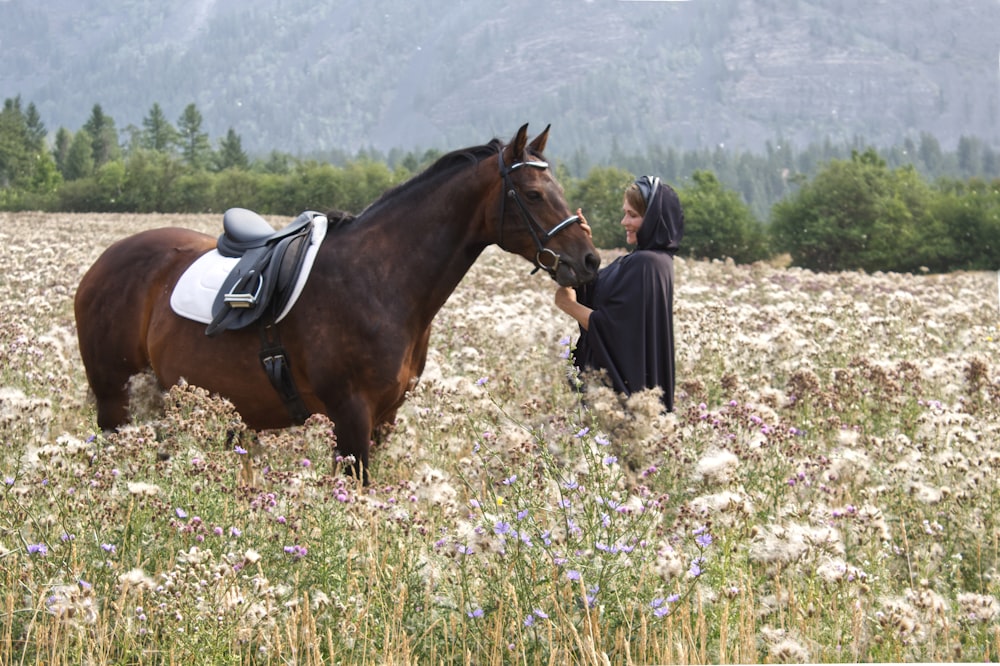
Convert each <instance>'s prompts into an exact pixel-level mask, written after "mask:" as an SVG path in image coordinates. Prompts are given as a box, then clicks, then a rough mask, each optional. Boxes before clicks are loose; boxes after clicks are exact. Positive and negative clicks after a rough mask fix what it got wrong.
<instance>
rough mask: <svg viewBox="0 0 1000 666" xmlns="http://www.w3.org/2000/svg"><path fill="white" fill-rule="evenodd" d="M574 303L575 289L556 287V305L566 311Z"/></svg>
mask: <svg viewBox="0 0 1000 666" xmlns="http://www.w3.org/2000/svg"><path fill="white" fill-rule="evenodd" d="M573 303H576V289H574V288H573V287H559V288H558V289H556V307H557V308H559V309H560V310H562V311H563V312H567V308H571V307H572V306H573V305H572V304H573Z"/></svg>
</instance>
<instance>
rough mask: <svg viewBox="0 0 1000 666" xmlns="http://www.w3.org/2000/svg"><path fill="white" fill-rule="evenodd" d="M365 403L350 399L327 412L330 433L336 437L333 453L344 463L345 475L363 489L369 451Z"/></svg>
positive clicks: (368, 413)
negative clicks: (362, 484) (335, 446)
mask: <svg viewBox="0 0 1000 666" xmlns="http://www.w3.org/2000/svg"><path fill="white" fill-rule="evenodd" d="M371 413H372V412H371V408H370V407H369V405H368V403H367V402H366V401H365V400H364V399H363V398H361V397H360V396H354V397H352V398H351V399H350V400H348V401H347V402H346V403H344V404H342V405H339V406H338V408H337V409H335V410H330V412H329V416H330V419H331V420H332V421H333V430H334V433H335V434H336V436H337V451H338V453H339V455H340V456H342V457H343V458H345V459H347V460H348V462H347V463H346V471H347V473H348V474H349V475H350V476H352V477H354V478H356V479H361V480H362V482H363V483H364V484H365V485H366V486H367V485H368V483H369V481H370V478H369V476H368V452H369V450H370V449H371V438H372V416H371Z"/></svg>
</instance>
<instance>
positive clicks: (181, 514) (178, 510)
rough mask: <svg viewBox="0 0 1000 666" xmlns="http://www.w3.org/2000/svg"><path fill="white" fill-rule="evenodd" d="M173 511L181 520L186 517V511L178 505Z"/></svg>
mask: <svg viewBox="0 0 1000 666" xmlns="http://www.w3.org/2000/svg"><path fill="white" fill-rule="evenodd" d="M174 513H176V514H177V517H178V518H180V519H181V520H183V519H184V518H187V517H188V514H187V511H185V510H184V509H182V508H180V507H177V508H176V509H174Z"/></svg>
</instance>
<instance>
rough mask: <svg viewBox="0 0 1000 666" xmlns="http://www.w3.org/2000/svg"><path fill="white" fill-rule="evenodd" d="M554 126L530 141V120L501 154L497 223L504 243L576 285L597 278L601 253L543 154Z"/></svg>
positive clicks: (557, 278)
mask: <svg viewBox="0 0 1000 666" xmlns="http://www.w3.org/2000/svg"><path fill="white" fill-rule="evenodd" d="M549 127H551V126H549ZM549 127H546V128H545V131H543V132H542V133H541V134H539V135H538V136H537V137H535V139H534V140H533V141H531V143H528V125H527V124H525V125H523V126H522V127H521V129H519V130H518V131H517V134H516V135H515V136H514V139H513V140H512V141H511V142H510V143H509V144H507V145H506V146H504V147H503V148H502V149H501V150H500V152H499V155H498V159H497V163H498V164H497V166H498V168H499V171H500V178H501V180H502V181H503V188H502V191H501V194H500V206H499V216H498V218H497V222H496V224H497V226H498V227H499V232H498V236H499V239H500V240H499V245H500V247H502V248H503V249H504V250H507V251H508V252H512V253H514V254H519V255H521V256H522V257H524V258H525V259H527V260H528V261H530V262H532V263H533V264H534V265H535V270H536V271H538V270H544V271H545V272H547V273H548V274H549V275H550V276H551V277H552V279H554V280H555V281H556V282H557V283H559V284H560V285H562V286H568V287H575V286H578V285H581V284H586V283H587V282H590V281H592V280H593V279H594V278H595V277H597V269H598V268H599V267H600V265H601V257H600V255H599V254H598V252H597V249H596V248H595V247H594V244H593V242H592V241H591V239H590V236H589V235H588V234H587V233H585V232H584V230H583V228H582V227H581V226H580V224H579V222H580V218H579V217H578V216H576V215H573V214H572V213H571V212H570V208H569V204H568V203H567V202H566V197H565V195H564V193H563V188H562V185H560V184H559V182H558V181H557V180H556V178H555V175H554V174H553V172H552V169H550V168H549V164H548V162H546V161H545V159H544V158H543V156H542V152H543V151H544V150H545V143H546V141H548V137H549Z"/></svg>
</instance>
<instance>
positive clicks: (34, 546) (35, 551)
mask: <svg viewBox="0 0 1000 666" xmlns="http://www.w3.org/2000/svg"><path fill="white" fill-rule="evenodd" d="M48 554H49V547H48V546H46V545H45V544H44V543H29V544H28V555H41V556H45V555H48Z"/></svg>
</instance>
